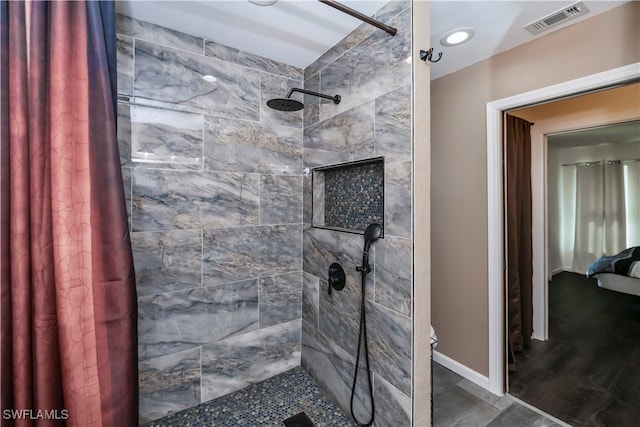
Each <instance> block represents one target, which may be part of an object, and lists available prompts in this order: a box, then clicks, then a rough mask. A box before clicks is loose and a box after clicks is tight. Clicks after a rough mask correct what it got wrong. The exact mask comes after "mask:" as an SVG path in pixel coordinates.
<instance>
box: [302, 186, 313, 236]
mask: <svg viewBox="0 0 640 427" xmlns="http://www.w3.org/2000/svg"><path fill="white" fill-rule="evenodd" d="M312 181H313V179H312V178H311V175H310V174H309V175H308V176H304V177H303V179H302V222H303V223H304V224H307V225H309V224H311V220H312V212H313V202H312V200H313V191H312V190H313V189H312V188H311V186H312Z"/></svg>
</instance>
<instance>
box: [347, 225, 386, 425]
mask: <svg viewBox="0 0 640 427" xmlns="http://www.w3.org/2000/svg"><path fill="white" fill-rule="evenodd" d="M380 236H382V226H381V225H380V224H378V223H375V222H374V223H373V224H369V226H367V228H366V229H365V230H364V250H363V251H362V266H359V267H356V270H357V271H360V272H361V273H362V299H361V300H360V331H359V332H358V351H357V353H356V369H355V373H354V374H353V385H352V387H351V408H350V409H351V417H353V420H354V421H355V422H356V424H357V425H358V426H360V427H368V426H370V425H372V424H373V420H374V418H375V415H376V410H375V405H374V403H373V385H372V384H371V368H370V367H369V346H368V344H367V317H366V315H365V299H366V296H365V288H366V284H367V274H368V273H369V272H370V271H371V266H370V265H369V249H371V244H372V243H373V242H375V241H376V240H378V239H379V238H380ZM363 338H364V356H365V361H366V367H367V380H368V383H369V398H370V399H371V418H370V419H369V421H367V422H366V423H361V422H360V421H359V420H358V419H357V418H356V415H355V413H354V411H353V401H354V398H355V395H356V381H357V379H358V366H359V365H360V347H361V345H362V341H363Z"/></svg>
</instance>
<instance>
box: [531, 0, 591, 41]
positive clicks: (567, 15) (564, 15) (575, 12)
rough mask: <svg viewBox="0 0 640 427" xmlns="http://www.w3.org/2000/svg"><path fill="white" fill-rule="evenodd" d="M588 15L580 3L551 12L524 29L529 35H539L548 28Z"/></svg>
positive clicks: (587, 10)
mask: <svg viewBox="0 0 640 427" xmlns="http://www.w3.org/2000/svg"><path fill="white" fill-rule="evenodd" d="M586 13H589V8H588V7H587V6H586V5H585V4H584V3H583V2H581V1H579V2H576V3H573V4H572V5H570V6H568V7H565V8H563V9H560V10H558V11H556V12H553V13H551V14H549V15H547V16H545V17H544V18H541V19H538V20H536V21H534V22H532V23H530V24H529V25H525V26H524V29H525V30H527V31H529V32H530V33H531V34H540V33H541V32H543V31H546V30H548V29H549V28H552V27H555V26H556V25H560V24H562V23H564V22H567V21H570V20H571V19H575V18H577V17H578V16H582V15H584V14H586Z"/></svg>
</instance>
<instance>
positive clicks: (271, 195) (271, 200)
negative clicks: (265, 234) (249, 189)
mask: <svg viewBox="0 0 640 427" xmlns="http://www.w3.org/2000/svg"><path fill="white" fill-rule="evenodd" d="M301 222H302V177H301V176H279V175H261V176H260V224H261V225H267V224H300V223H301Z"/></svg>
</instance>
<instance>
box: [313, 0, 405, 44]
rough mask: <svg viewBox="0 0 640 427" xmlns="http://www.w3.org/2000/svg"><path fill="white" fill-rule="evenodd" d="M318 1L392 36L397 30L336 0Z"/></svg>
mask: <svg viewBox="0 0 640 427" xmlns="http://www.w3.org/2000/svg"><path fill="white" fill-rule="evenodd" d="M320 3H324V4H326V5H327V6H331V7H333V8H335V9H338V10H339V11H341V12H344V13H346V14H347V15H351V16H353V17H354V18H358V19H359V20H361V21H364V22H366V23H367V24H371V25H373V26H374V27H378V28H380V29H381V30H384V31H386V32H387V33H389V34H391V35H392V36H395V35H396V33H397V32H398V30H397V29H396V28H393V27H390V26H388V25H386V24H383V23H382V22H380V21H377V20H375V19H373V18H371V17H369V16H367V15H364V14H362V13H360V12H358V11H357V10H355V9H351V8H350V7H349V6H345V5H343V4H341V3H338V2H337V1H334V0H320Z"/></svg>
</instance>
